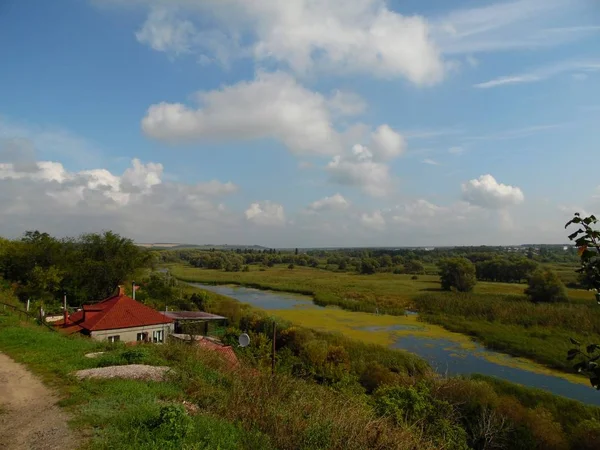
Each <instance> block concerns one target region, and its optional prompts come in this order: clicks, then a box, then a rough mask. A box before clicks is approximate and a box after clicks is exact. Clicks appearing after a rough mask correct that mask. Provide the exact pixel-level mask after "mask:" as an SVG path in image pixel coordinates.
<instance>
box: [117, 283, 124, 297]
mask: <svg viewBox="0 0 600 450" xmlns="http://www.w3.org/2000/svg"><path fill="white" fill-rule="evenodd" d="M118 295H119V296H121V295H125V286H121V285H119V294H118Z"/></svg>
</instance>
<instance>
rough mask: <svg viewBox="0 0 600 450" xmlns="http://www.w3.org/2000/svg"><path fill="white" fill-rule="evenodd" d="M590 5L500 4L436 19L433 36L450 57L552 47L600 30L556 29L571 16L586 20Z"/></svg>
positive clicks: (543, 0)
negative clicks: (584, 16) (585, 16)
mask: <svg viewBox="0 0 600 450" xmlns="http://www.w3.org/2000/svg"><path fill="white" fill-rule="evenodd" d="M586 6H588V2H587V0H513V1H497V2H495V3H491V4H487V5H485V6H477V7H475V8H466V9H458V10H454V11H451V12H449V13H447V14H445V15H444V16H442V17H438V18H437V19H433V20H432V21H431V22H432V26H431V27H432V35H433V36H434V39H435V41H436V42H437V43H438V44H439V45H440V48H441V50H442V51H443V52H444V53H445V54H450V55H451V54H468V55H470V54H477V53H483V52H498V51H508V50H531V49H535V48H544V47H552V46H557V45H561V44H564V43H568V42H572V41H575V40H578V39H581V38H585V37H587V36H590V35H591V34H592V33H595V32H597V31H598V27H596V26H587V25H580V26H571V27H562V28H556V27H555V26H554V24H555V23H556V21H557V20H560V19H561V18H564V17H565V16H567V15H571V16H576V17H577V16H579V17H583V13H582V11H583V10H584V9H585V8H586ZM578 13H581V14H578Z"/></svg>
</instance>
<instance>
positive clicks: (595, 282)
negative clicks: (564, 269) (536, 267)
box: [565, 213, 600, 303]
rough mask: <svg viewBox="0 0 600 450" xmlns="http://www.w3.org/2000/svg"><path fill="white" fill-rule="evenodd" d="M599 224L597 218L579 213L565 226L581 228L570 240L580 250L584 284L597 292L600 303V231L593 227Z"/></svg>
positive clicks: (581, 272) (580, 270) (570, 236)
mask: <svg viewBox="0 0 600 450" xmlns="http://www.w3.org/2000/svg"><path fill="white" fill-rule="evenodd" d="M596 223H598V219H596V216H593V215H591V216H589V217H586V218H583V219H582V218H581V215H580V214H579V213H575V217H573V219H571V220H570V221H569V222H567V224H566V225H565V228H567V227H569V226H570V225H572V224H576V225H580V228H579V229H578V230H577V231H575V232H574V233H572V234H570V235H569V240H571V241H575V245H576V246H577V248H578V249H579V257H580V259H581V267H580V268H579V269H578V270H577V272H578V273H580V274H581V275H582V278H583V281H584V284H585V285H587V286H588V287H589V288H591V289H594V290H595V291H596V300H597V301H598V303H600V230H595V229H593V228H592V227H591V225H595V224H596Z"/></svg>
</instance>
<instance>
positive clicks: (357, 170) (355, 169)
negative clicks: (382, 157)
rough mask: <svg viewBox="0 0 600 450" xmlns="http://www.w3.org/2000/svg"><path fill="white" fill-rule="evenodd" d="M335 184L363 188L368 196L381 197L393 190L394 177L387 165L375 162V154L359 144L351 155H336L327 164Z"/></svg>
mask: <svg viewBox="0 0 600 450" xmlns="http://www.w3.org/2000/svg"><path fill="white" fill-rule="evenodd" d="M326 170H327V171H328V172H329V175H330V178H331V180H332V181H333V182H335V183H339V184H342V185H346V186H356V187H360V188H362V189H363V190H364V191H365V192H366V193H367V194H369V195H371V196H374V197H381V196H384V195H386V194H388V193H389V192H390V191H391V189H392V188H393V182H392V177H391V175H390V172H389V167H388V166H387V165H386V164H383V163H380V162H375V161H374V160H373V153H372V152H371V151H370V150H369V149H368V148H366V147H364V146H362V145H360V144H357V145H355V146H354V147H353V148H352V153H351V154H349V155H336V156H334V157H333V159H332V160H331V161H330V162H329V163H328V164H327V166H326Z"/></svg>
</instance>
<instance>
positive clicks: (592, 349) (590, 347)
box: [585, 344, 600, 353]
mask: <svg viewBox="0 0 600 450" xmlns="http://www.w3.org/2000/svg"><path fill="white" fill-rule="evenodd" d="M598 349H600V345H598V344H590V345H588V346H587V347H586V349H585V350H586V351H587V352H588V353H594V352H595V351H596V350H598Z"/></svg>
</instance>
